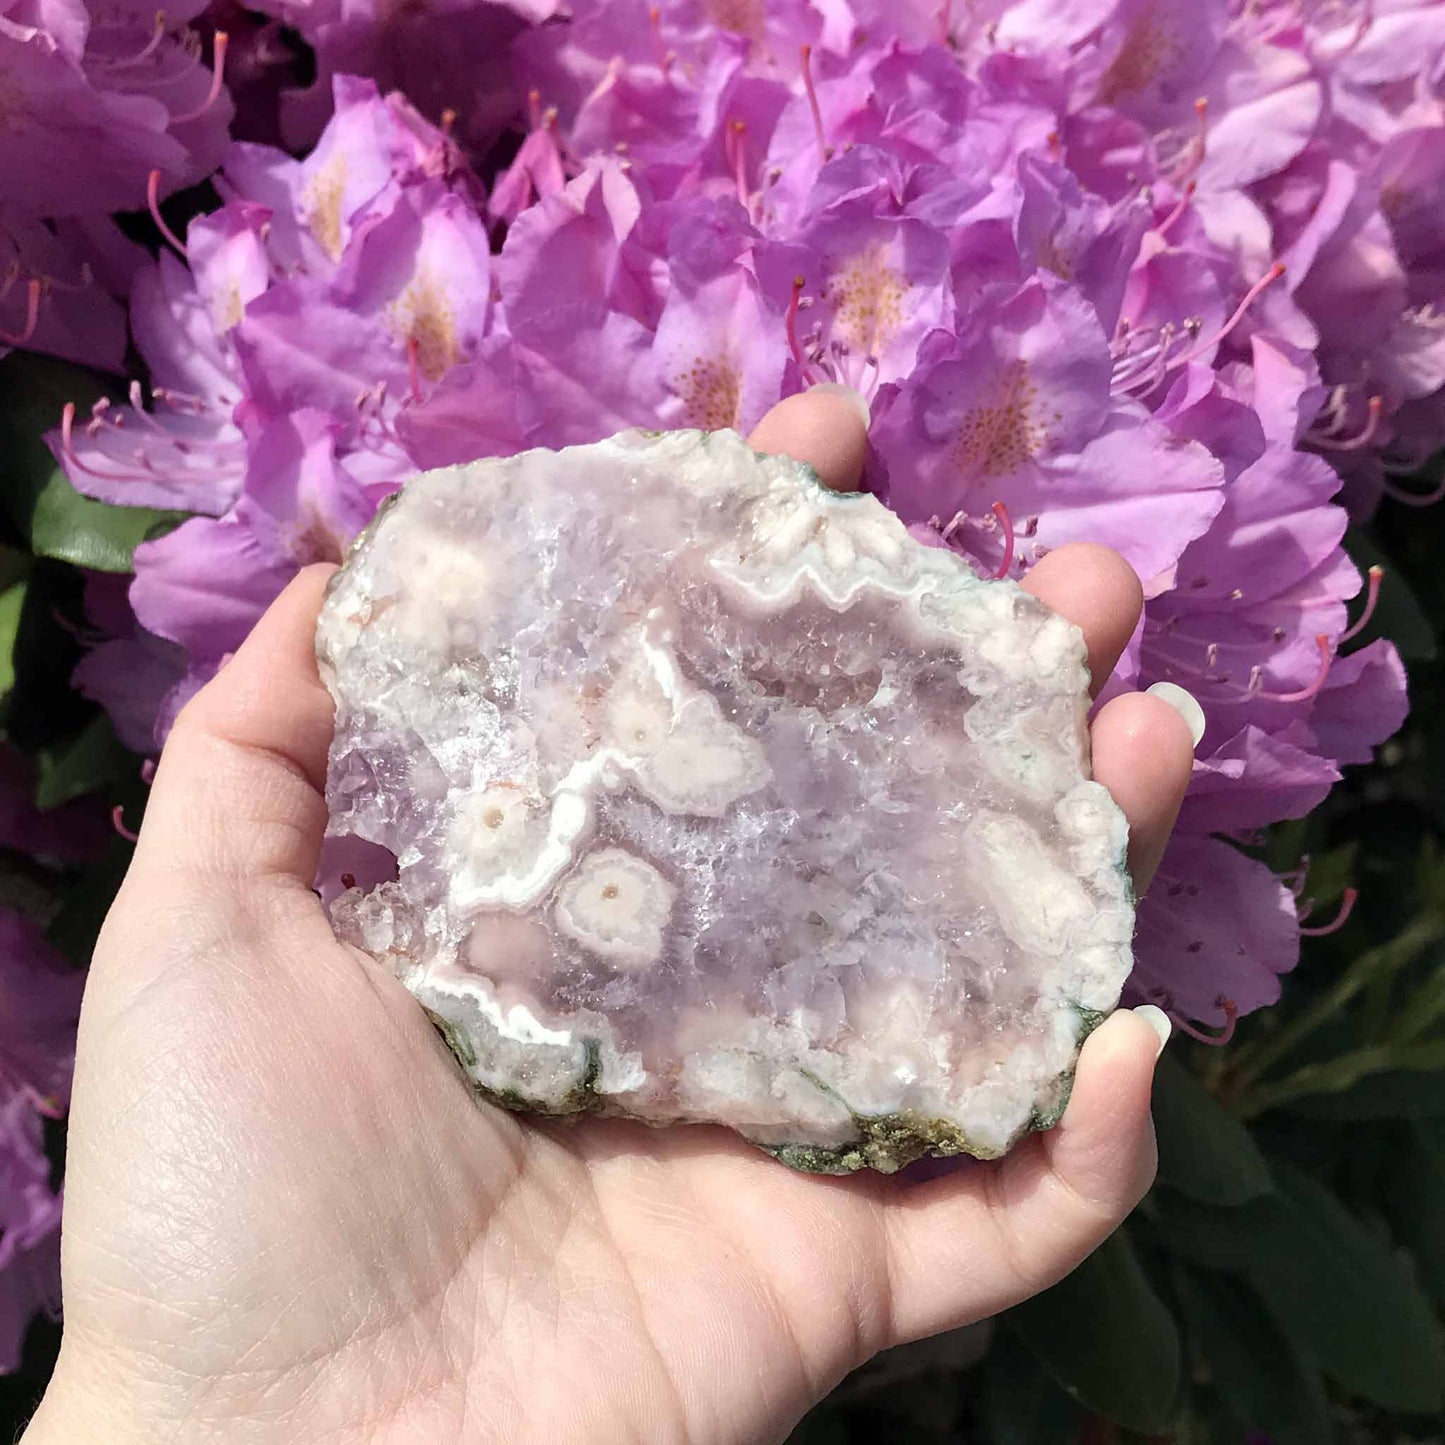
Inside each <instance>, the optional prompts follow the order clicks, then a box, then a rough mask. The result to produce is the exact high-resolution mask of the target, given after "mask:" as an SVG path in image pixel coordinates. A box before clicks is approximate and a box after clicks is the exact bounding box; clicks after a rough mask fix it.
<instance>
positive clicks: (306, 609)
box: [133, 564, 335, 889]
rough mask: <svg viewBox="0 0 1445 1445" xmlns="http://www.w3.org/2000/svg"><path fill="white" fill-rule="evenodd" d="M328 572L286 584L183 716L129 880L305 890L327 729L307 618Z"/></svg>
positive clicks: (317, 825)
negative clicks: (283, 884) (189, 878)
mask: <svg viewBox="0 0 1445 1445" xmlns="http://www.w3.org/2000/svg"><path fill="white" fill-rule="evenodd" d="M334 571H335V568H334V567H332V566H330V565H329V564H318V565H316V566H312V567H307V568H305V569H304V570H303V571H302V572H300V573H299V574H298V575H297V576H296V577H295V578H293V579H292V581H291V582H290V584H289V585H288V586H287V587H286V588H285V590H284V591H283V592H282V593H281V595H280V596H279V597H277V599H276V600H275V601H274V602H273V603H272V604H271V606H270V607H269V608H268V609H267V611H266V612H265V614H264V615H263V616H262V617H261V619H260V621H259V622H257V623H256V625H255V627H254V628H252V630H251V633H250V635H249V636H248V637H247V638H246V641H245V642H244V643H242V645H241V647H240V648H239V649H238V650H237V652H236V654H235V656H234V657H232V658H231V659H230V661H229V662H227V663H226V664H225V665H224V666H223V667H222V668H221V670H220V671H219V672H218V673H217V674H216V676H215V677H214V678H212V679H211V681H210V682H208V683H207V684H206V685H205V687H203V688H202V689H201V690H200V691H199V692H198V693H197V694H196V695H195V697H193V698H192V699H191V701H190V702H189V703H187V704H186V706H185V707H184V708H183V709H182V711H181V714H180V716H179V717H178V718H177V719H176V722H175V726H174V727H173V728H172V729H171V733H170V737H169V738H168V739H167V740H166V745H165V747H164V749H163V750H162V752H161V758H160V763H159V765H158V766H157V768H156V776H155V782H154V784H153V786H152V788H151V795H150V801H149V802H148V804H147V806H146V814H145V821H144V823H143V824H142V825H141V831H140V841H139V843H138V844H137V846H136V854H135V861H134V864H133V871H134V872H140V873H142V874H147V873H149V874H164V873H176V872H197V873H204V874H209V875H216V876H224V877H230V878H248V879H254V880H259V879H264V878H285V879H291V880H295V881H296V882H299V883H301V884H304V886H305V887H307V888H308V889H309V888H310V887H311V884H312V881H313V879H314V877H315V874H316V859H317V855H318V853H319V852H320V848H321V838H322V834H323V833H324V831H325V828H326V803H325V799H324V797H323V792H324V789H325V785H326V753H327V749H328V748H329V747H330V745H331V734H332V728H333V709H332V702H331V695H330V694H329V693H328V692H327V690H326V688H325V686H324V685H323V684H322V682H321V678H320V676H319V674H318V672H317V669H316V653H315V636H316V618H317V616H318V614H319V613H320V610H321V600H322V596H323V594H324V592H325V589H326V584H327V582H328V581H329V579H330V577H331V574H332V573H333V572H334Z"/></svg>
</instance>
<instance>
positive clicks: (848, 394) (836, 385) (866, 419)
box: [808, 381, 873, 430]
mask: <svg viewBox="0 0 1445 1445" xmlns="http://www.w3.org/2000/svg"><path fill="white" fill-rule="evenodd" d="M808 390H809V391H810V392H819V391H821V392H823V393H825V394H826V395H828V396H841V397H842V398H843V400H844V401H846V402H847V403H848V405H849V406H851V407H852V408H853V410H854V411H856V412H857V413H858V420H859V421H861V422H862V423H863V427H864V429H865V430H866V429H867V428H868V427H870V426H872V424H873V413H872V412H871V411H869V409H868V398H867V397H866V396H864V395H863V393H862V392H861V391H854V390H853V388H852V387H851V386H844V385H843V383H842V382H841V381H820V382H818V383H817V385H815V386H810V387H809V388H808Z"/></svg>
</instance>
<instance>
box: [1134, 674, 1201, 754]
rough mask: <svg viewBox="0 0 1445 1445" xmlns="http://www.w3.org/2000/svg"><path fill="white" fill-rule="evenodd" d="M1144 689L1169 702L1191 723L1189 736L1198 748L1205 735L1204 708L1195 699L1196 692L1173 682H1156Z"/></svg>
mask: <svg viewBox="0 0 1445 1445" xmlns="http://www.w3.org/2000/svg"><path fill="white" fill-rule="evenodd" d="M1144 691H1145V692H1149V693H1153V695H1154V696H1155V697H1157V698H1160V699H1161V700H1162V701H1164V702H1167V703H1168V704H1169V706H1170V707H1172V708H1173V709H1174V711H1175V712H1177V713H1178V714H1179V716H1180V717H1182V718H1183V719H1184V721H1185V722H1187V723H1188V724H1189V736H1190V737H1192V738H1193V739H1194V746H1195V747H1196V748H1197V747H1198V746H1199V740H1200V738H1202V737H1203V736H1204V709H1203V708H1202V707H1200V706H1199V704H1198V702H1197V701H1195V697H1194V694H1193V693H1192V692H1186V691H1185V690H1184V689H1183V688H1182V687H1180V686H1179V685H1178V684H1177V683H1173V682H1156V683H1155V684H1154V685H1153V687H1146V688H1145V689H1144Z"/></svg>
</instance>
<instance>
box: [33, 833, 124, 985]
mask: <svg viewBox="0 0 1445 1445" xmlns="http://www.w3.org/2000/svg"><path fill="white" fill-rule="evenodd" d="M130 857H131V845H130V844H129V843H127V842H125V841H124V839H122V838H116V839H115V841H114V842H112V843H111V845H110V847H109V848H107V849H106V851H105V853H104V854H103V855H102V857H101V858H100V859H99V860H98V861H97V862H95V863H93V864H91V865H90V867H88V868H87V869H86V870H85V874H84V876H83V877H82V878H81V879H80V880H79V881H78V882H77V883H76V884H75V886H74V887H73V888H71V890H70V891H69V893H67V894H66V897H65V902H64V903H62V904H61V906H60V911H59V912H58V913H57V914H56V915H55V917H54V918H53V919H51V921H50V926H49V927H48V928H47V929H46V930H45V936H46V937H47V938H48V939H49V940H50V942H51V943H52V944H53V945H54V946H55V948H56V949H57V950H58V951H59V952H60V953H61V955H62V956H63V957H65V958H68V959H69V960H70V961H71V963H73V964H74V965H75V966H76V967H77V968H85V967H87V966H88V965H89V963H90V955H91V954H92V953H93V952H94V951H95V940H96V939H97V938H98V937H99V936H100V926H101V924H102V923H104V922H105V915H106V914H107V913H109V912H110V905H111V904H112V903H114V902H115V895H116V893H117V892H119V890H120V885H121V881H122V880H123V879H124V878H125V871H126V869H127V868H128V867H130Z"/></svg>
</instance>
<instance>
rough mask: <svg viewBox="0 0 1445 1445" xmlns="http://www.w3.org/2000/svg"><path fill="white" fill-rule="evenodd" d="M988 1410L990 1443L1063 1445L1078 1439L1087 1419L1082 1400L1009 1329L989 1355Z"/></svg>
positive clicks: (985, 1406)
mask: <svg viewBox="0 0 1445 1445" xmlns="http://www.w3.org/2000/svg"><path fill="white" fill-rule="evenodd" d="M982 1411H983V1426H984V1434H985V1435H986V1437H987V1439H988V1442H989V1445H1059V1441H1061V1440H1075V1439H1077V1438H1078V1435H1079V1427H1080V1425H1081V1424H1082V1423H1083V1418H1084V1412H1083V1410H1082V1409H1081V1408H1080V1407H1079V1404H1078V1402H1077V1401H1076V1400H1073V1399H1072V1398H1070V1396H1068V1395H1066V1394H1065V1393H1064V1392H1063V1391H1062V1390H1061V1389H1059V1387H1058V1386H1057V1385H1056V1384H1055V1383H1054V1382H1053V1380H1052V1379H1051V1378H1050V1377H1049V1375H1048V1374H1047V1373H1046V1372H1045V1371H1044V1369H1043V1367H1042V1366H1041V1365H1040V1364H1039V1362H1038V1361H1037V1360H1036V1359H1035V1358H1034V1357H1033V1356H1032V1355H1031V1354H1030V1353H1029V1352H1028V1350H1026V1349H1025V1348H1024V1346H1023V1344H1022V1343H1021V1342H1020V1341H1019V1340H1018V1338H1017V1337H1016V1336H1015V1335H1013V1334H1011V1333H1010V1332H1009V1331H1007V1330H1001V1331H1000V1332H999V1335H998V1338H997V1340H996V1341H995V1343H994V1347H993V1349H992V1350H990V1351H989V1354H988V1361H987V1364H986V1365H985V1368H984V1383H983V1400H982Z"/></svg>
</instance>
